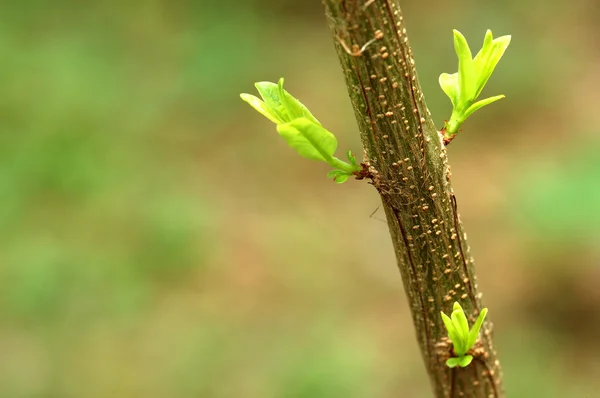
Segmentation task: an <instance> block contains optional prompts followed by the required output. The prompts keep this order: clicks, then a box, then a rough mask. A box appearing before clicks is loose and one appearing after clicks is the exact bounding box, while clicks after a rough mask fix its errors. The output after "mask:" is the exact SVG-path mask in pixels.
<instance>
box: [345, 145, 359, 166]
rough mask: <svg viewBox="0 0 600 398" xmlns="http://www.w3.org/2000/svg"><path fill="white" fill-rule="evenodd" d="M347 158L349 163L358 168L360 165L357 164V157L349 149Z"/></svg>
mask: <svg viewBox="0 0 600 398" xmlns="http://www.w3.org/2000/svg"><path fill="white" fill-rule="evenodd" d="M346 157H347V158H348V161H349V162H350V164H351V165H352V166H358V164H357V163H356V157H355V156H354V154H353V153H352V151H351V150H350V149H348V152H346Z"/></svg>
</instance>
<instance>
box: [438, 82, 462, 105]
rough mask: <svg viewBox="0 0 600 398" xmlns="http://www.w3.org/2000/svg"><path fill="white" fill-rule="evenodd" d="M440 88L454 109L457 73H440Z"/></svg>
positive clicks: (456, 93) (456, 94) (456, 98)
mask: <svg viewBox="0 0 600 398" xmlns="http://www.w3.org/2000/svg"><path fill="white" fill-rule="evenodd" d="M439 82H440V87H442V90H444V93H446V95H447V96H448V98H450V101H451V102H452V106H454V107H455V108H456V107H457V106H458V100H459V98H458V94H459V93H458V90H459V88H458V73H453V74H449V73H442V74H441V75H440V78H439Z"/></svg>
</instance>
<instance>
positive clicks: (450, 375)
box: [323, 0, 503, 398]
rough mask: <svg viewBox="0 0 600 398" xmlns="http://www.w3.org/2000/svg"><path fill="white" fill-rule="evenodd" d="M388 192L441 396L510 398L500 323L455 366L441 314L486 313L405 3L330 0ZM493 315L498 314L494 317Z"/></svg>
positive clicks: (367, 137)
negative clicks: (456, 307)
mask: <svg viewBox="0 0 600 398" xmlns="http://www.w3.org/2000/svg"><path fill="white" fill-rule="evenodd" d="M323 3H324V5H325V8H326V14H327V17H328V19H329V25H330V27H331V30H332V33H333V37H334V41H335V45H336V49H337V52H338V55H339V59H340V63H341V65H342V69H343V71H344V76H345V79H346V85H347V87H348V92H349V95H350V99H351V102H352V106H353V108H354V113H355V116H356V120H357V122H358V126H359V129H360V132H361V139H362V142H363V146H364V151H365V153H364V158H365V164H366V165H367V167H368V170H369V173H368V174H369V176H370V177H371V179H372V182H373V185H374V186H375V188H376V189H377V191H378V192H379V194H380V195H381V200H382V203H383V208H384V209H385V214H386V217H387V222H388V225H389V229H390V235H391V238H392V242H393V245H394V249H395V252H396V258H397V261H398V267H399V269H400V274H401V276H402V281H403V283H404V289H405V291H406V295H407V297H408V301H409V303H410V309H411V313H412V318H413V322H414V325H415V328H416V331H417V338H418V341H419V346H420V348H421V353H422V356H423V359H424V361H425V365H426V368H427V371H428V373H429V376H430V379H431V382H432V384H433V387H434V391H435V395H436V397H438V398H442V397H443V398H449V397H450V398H454V397H482V398H483V397H485V398H488V397H500V396H502V394H503V392H502V388H501V379H500V367H499V363H498V361H497V360H496V353H495V351H494V350H493V347H492V339H491V323H490V322H489V321H486V322H485V323H484V326H483V328H482V336H481V342H480V343H479V344H478V348H477V349H476V350H475V351H474V352H473V354H474V356H475V360H474V361H473V362H472V363H471V365H469V366H468V367H466V368H454V369H450V368H448V367H447V366H446V365H445V360H446V359H447V358H448V357H449V356H450V355H451V352H450V348H448V347H451V345H449V344H448V341H447V338H446V335H447V334H446V330H445V328H444V325H443V322H442V319H441V317H440V311H445V312H446V313H450V312H452V304H453V303H454V301H459V302H460V303H461V305H462V306H463V308H464V309H465V312H466V313H467V314H468V315H470V317H471V319H470V322H471V323H472V322H474V320H475V318H476V316H477V315H478V314H479V312H480V311H481V308H482V306H481V302H480V298H481V294H480V293H478V292H477V284H476V281H477V279H476V277H475V275H474V273H473V259H472V258H471V257H469V247H468V245H467V241H466V235H465V234H464V232H463V229H462V226H461V223H460V221H459V216H458V212H457V202H456V197H455V196H454V193H453V191H452V187H451V184H450V177H451V173H450V166H449V165H448V161H447V155H446V148H445V147H444V144H443V142H442V138H441V136H440V134H439V133H438V131H437V129H436V128H435V125H434V123H433V120H432V119H431V114H430V113H429V110H428V109H427V106H426V104H425V100H424V97H423V93H422V91H421V87H420V85H419V81H418V79H417V71H416V69H415V62H414V58H413V54H412V51H411V48H410V46H409V43H408V39H407V37H406V29H405V26H404V21H403V18H402V13H401V11H400V5H399V2H398V0H323ZM488 319H489V318H488Z"/></svg>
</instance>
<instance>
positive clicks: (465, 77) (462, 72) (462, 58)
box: [454, 29, 475, 102]
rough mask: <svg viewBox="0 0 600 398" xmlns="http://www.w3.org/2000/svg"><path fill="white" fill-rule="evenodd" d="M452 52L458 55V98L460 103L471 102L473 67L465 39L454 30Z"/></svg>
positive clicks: (473, 81)
mask: <svg viewBox="0 0 600 398" xmlns="http://www.w3.org/2000/svg"><path fill="white" fill-rule="evenodd" d="M454 50H455V51H456V55H458V86H459V98H460V101H461V102H467V101H470V100H472V99H473V96H474V94H475V79H474V78H475V67H474V65H473V55H472V54H471V49H470V48H469V44H468V43H467V39H465V37H464V36H463V35H462V33H460V32H459V31H458V30H456V29H454Z"/></svg>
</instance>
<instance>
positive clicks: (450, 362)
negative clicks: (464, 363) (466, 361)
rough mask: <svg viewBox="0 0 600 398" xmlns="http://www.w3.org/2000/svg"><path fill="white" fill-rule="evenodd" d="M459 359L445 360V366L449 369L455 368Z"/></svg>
mask: <svg viewBox="0 0 600 398" xmlns="http://www.w3.org/2000/svg"><path fill="white" fill-rule="evenodd" d="M459 360H460V358H454V357H453V358H448V359H447V360H446V366H448V367H449V368H454V367H456V366H458V364H459V363H460V361H459Z"/></svg>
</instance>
